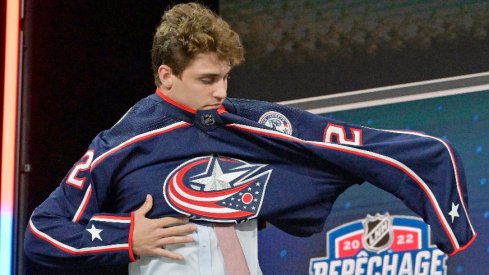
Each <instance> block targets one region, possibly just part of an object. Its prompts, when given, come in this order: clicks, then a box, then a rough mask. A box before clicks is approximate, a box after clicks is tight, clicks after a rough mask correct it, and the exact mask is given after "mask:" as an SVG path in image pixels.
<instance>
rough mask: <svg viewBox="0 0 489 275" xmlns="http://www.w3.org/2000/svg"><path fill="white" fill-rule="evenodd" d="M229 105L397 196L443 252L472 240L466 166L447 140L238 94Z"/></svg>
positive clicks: (473, 231) (458, 249)
mask: <svg viewBox="0 0 489 275" xmlns="http://www.w3.org/2000/svg"><path fill="white" fill-rule="evenodd" d="M230 108H231V109H232V112H235V113H236V114H237V115H239V116H243V117H246V118H247V119H250V120H252V121H254V122H258V123H259V124H262V125H265V126H267V127H269V128H271V129H273V130H276V131H277V132H282V133H284V134H286V135H288V136H291V138H289V140H291V141H294V142H297V143H301V144H302V145H304V146H305V150H310V152H311V154H314V155H317V156H319V159H322V160H326V161H329V162H330V163H334V164H335V165H337V166H338V167H341V168H342V169H344V171H347V172H349V173H351V174H354V175H356V176H357V177H358V178H360V179H361V180H363V181H367V182H369V183H371V184H373V185H375V186H377V187H379V188H381V189H383V190H385V191H387V192H389V193H391V194H393V195H394V196H396V197H398V198H399V199H400V200H401V201H402V202H403V203H404V204H405V205H406V206H407V207H408V208H410V209H411V210H413V211H414V212H415V213H417V214H418V215H419V216H421V217H422V218H423V220H424V221H425V222H426V223H427V224H429V225H430V226H431V230H432V232H433V235H434V237H433V240H434V242H435V244H436V245H437V246H438V247H439V248H440V249H441V250H442V251H444V252H445V253H447V254H450V255H453V254H456V253H457V252H459V251H462V250H464V249H465V248H466V247H468V246H469V245H470V244H471V243H472V242H473V241H474V240H475V238H476V236H477V234H476V232H475V230H474V228H473V226H472V223H471V221H470V219H469V215H468V214H469V211H468V196H467V183H466V177H465V171H464V167H463V164H462V160H461V158H460V156H459V154H458V153H457V151H456V150H455V149H454V148H453V147H452V145H451V144H449V142H448V141H446V140H443V139H441V138H437V137H433V136H430V135H427V134H425V133H422V132H414V131H397V130H382V129H373V128H369V127H364V126H360V125H354V124H350V123H346V122H342V121H337V120H333V119H329V118H326V117H322V116H319V115H315V114H311V113H309V112H305V111H302V110H299V109H295V108H290V107H287V106H281V105H278V104H271V103H266V102H259V101H248V100H236V101H234V102H233V105H232V106H230ZM284 138H286V137H285V136H284Z"/></svg>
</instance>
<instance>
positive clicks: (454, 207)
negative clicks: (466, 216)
mask: <svg viewBox="0 0 489 275" xmlns="http://www.w3.org/2000/svg"><path fill="white" fill-rule="evenodd" d="M459 205H460V204H458V203H457V204H454V203H453V202H452V209H451V210H450V212H448V215H450V217H452V223H453V220H454V219H455V217H460V215H459V214H458V207H459Z"/></svg>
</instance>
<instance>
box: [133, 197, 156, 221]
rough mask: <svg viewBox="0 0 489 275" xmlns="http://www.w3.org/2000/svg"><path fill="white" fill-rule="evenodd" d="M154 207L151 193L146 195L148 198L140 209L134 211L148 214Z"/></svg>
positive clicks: (138, 213)
mask: <svg viewBox="0 0 489 275" xmlns="http://www.w3.org/2000/svg"><path fill="white" fill-rule="evenodd" d="M151 208H153V197H152V196H151V195H150V194H147V195H146V200H145V201H144V203H143V204H142V205H141V206H140V207H139V209H138V210H136V211H134V214H137V215H142V216H146V214H148V212H149V211H150V210H151Z"/></svg>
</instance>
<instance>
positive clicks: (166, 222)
mask: <svg viewBox="0 0 489 275" xmlns="http://www.w3.org/2000/svg"><path fill="white" fill-rule="evenodd" d="M156 220H157V221H158V225H159V226H160V227H171V226H176V225H182V224H186V223H188V222H189V219H188V217H164V218H159V219H156Z"/></svg>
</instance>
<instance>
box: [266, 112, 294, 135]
mask: <svg viewBox="0 0 489 275" xmlns="http://www.w3.org/2000/svg"><path fill="white" fill-rule="evenodd" d="M258 123H260V124H263V125H265V126H267V127H270V128H272V129H273V130H275V131H278V132H282V133H284V134H287V135H292V124H290V121H289V120H288V119H287V117H285V116H284V115H282V114H281V113H279V112H274V111H270V112H266V113H264V114H263V115H262V116H261V117H260V119H259V120H258Z"/></svg>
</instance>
